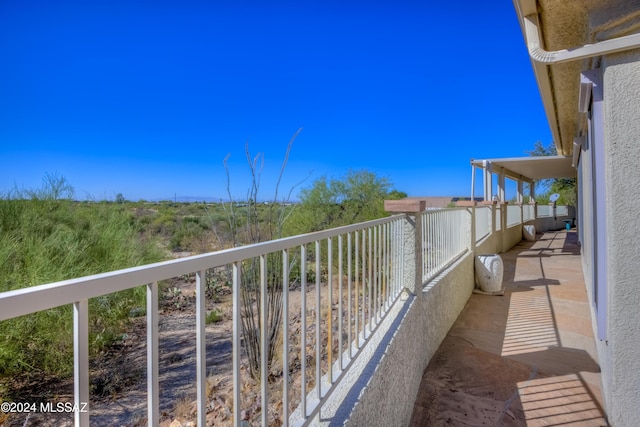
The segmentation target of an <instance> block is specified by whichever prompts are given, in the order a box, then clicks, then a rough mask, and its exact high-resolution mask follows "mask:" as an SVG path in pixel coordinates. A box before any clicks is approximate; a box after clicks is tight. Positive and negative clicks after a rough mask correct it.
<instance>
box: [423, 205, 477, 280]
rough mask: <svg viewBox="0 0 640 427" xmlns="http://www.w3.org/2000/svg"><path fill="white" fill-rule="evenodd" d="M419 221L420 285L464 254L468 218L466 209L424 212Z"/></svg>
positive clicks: (468, 230) (469, 216) (467, 237)
mask: <svg viewBox="0 0 640 427" xmlns="http://www.w3.org/2000/svg"><path fill="white" fill-rule="evenodd" d="M420 220H421V221H422V236H421V237H422V239H421V240H422V281H423V282H425V281H428V280H430V279H432V278H433V277H435V276H436V275H437V274H438V273H440V272H441V271H442V270H443V269H445V268H446V267H447V266H449V265H450V264H451V263H452V262H453V261H455V260H456V259H458V257H460V256H461V255H462V254H464V253H465V252H467V250H468V249H469V247H470V241H471V239H470V238H471V232H470V231H471V215H470V213H469V211H467V209H465V208H458V209H442V210H438V211H425V212H422V213H421V215H420Z"/></svg>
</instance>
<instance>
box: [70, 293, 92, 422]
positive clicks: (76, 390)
mask: <svg viewBox="0 0 640 427" xmlns="http://www.w3.org/2000/svg"><path fill="white" fill-rule="evenodd" d="M73 397H74V403H75V405H76V408H79V409H80V410H79V411H76V412H75V415H74V417H75V426H76V427H80V426H88V425H89V301H88V300H82V301H78V302H75V303H73Z"/></svg>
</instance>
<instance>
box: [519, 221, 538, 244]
mask: <svg viewBox="0 0 640 427" xmlns="http://www.w3.org/2000/svg"><path fill="white" fill-rule="evenodd" d="M522 236H523V237H524V240H526V241H527V242H533V241H534V240H536V226H535V225H525V226H524V227H522Z"/></svg>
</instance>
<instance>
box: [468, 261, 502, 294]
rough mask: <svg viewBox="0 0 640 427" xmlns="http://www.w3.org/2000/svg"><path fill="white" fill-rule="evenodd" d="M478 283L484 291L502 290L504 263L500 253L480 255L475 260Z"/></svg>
mask: <svg viewBox="0 0 640 427" xmlns="http://www.w3.org/2000/svg"><path fill="white" fill-rule="evenodd" d="M475 267H476V283H477V284H478V287H479V288H480V290H482V291H484V292H498V291H501V290H502V277H503V275H504V265H503V263H502V258H500V255H478V256H476V261H475Z"/></svg>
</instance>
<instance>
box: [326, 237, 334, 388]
mask: <svg viewBox="0 0 640 427" xmlns="http://www.w3.org/2000/svg"><path fill="white" fill-rule="evenodd" d="M327 287H328V298H327V364H328V366H327V368H328V369H327V372H328V375H327V377H328V378H329V384H333V322H332V320H333V239H332V238H331V237H329V238H328V239H327Z"/></svg>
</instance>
